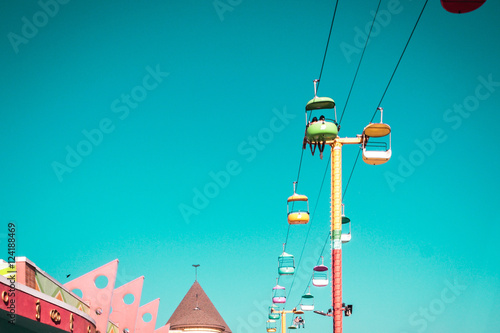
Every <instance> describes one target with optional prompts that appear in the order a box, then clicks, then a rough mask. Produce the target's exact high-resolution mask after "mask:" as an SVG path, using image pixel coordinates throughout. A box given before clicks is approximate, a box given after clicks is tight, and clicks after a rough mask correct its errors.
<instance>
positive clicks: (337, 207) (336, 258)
mask: <svg viewBox="0 0 500 333" xmlns="http://www.w3.org/2000/svg"><path fill="white" fill-rule="evenodd" d="M314 88H315V89H314V93H315V98H317V97H316V81H315V85H314ZM312 102H314V99H313V100H311V101H310V102H309V103H308V104H307V106H306V112H307V110H308V108H311V107H310V104H311V103H312ZM322 108H323V107H321V106H320V107H318V109H322ZM377 111H380V123H370V124H368V125H367V126H366V127H365V128H364V129H363V133H362V134H361V135H360V134H358V135H356V137H354V138H347V137H346V138H341V137H339V136H335V137H334V138H333V139H326V140H325V144H327V145H329V146H331V148H332V149H331V201H330V202H331V214H330V216H331V223H330V228H331V229H330V231H331V252H332V254H331V258H332V266H331V270H332V309H333V332H334V333H342V312H343V311H344V308H343V307H342V216H343V210H342V147H343V146H344V145H360V146H361V148H362V149H363V153H364V154H363V161H364V162H365V163H367V164H372V165H378V164H383V163H385V162H387V161H388V160H389V159H390V157H391V147H390V136H389V147H388V149H386V150H385V149H384V150H383V151H375V152H372V153H371V154H365V153H366V145H367V143H368V140H369V138H372V137H375V138H380V137H384V136H387V135H390V133H391V128H390V126H389V125H387V124H384V123H383V122H382V113H383V109H382V108H381V107H379V108H377ZM366 155H368V156H366ZM282 332H283V331H282Z"/></svg>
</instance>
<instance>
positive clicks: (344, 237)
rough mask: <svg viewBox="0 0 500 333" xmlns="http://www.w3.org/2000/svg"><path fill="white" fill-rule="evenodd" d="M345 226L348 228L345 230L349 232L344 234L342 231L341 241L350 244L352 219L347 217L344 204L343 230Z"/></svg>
mask: <svg viewBox="0 0 500 333" xmlns="http://www.w3.org/2000/svg"><path fill="white" fill-rule="evenodd" d="M344 226H346V228H345V229H346V230H348V232H344V230H342V234H341V235H340V239H341V240H342V243H348V242H350V241H351V219H350V218H348V217H347V216H345V212H344V204H342V229H344Z"/></svg>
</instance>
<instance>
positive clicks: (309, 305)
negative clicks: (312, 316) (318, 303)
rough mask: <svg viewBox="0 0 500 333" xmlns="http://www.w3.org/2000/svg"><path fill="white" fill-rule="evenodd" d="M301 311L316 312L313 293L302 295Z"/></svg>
mask: <svg viewBox="0 0 500 333" xmlns="http://www.w3.org/2000/svg"><path fill="white" fill-rule="evenodd" d="M309 288H310V287H309ZM300 309H301V310H302V311H312V310H314V296H313V295H311V292H308V293H307V294H304V295H302V298H301V300H300Z"/></svg>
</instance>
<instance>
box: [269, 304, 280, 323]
mask: <svg viewBox="0 0 500 333" xmlns="http://www.w3.org/2000/svg"><path fill="white" fill-rule="evenodd" d="M275 311H278V306H277V305H275V304H273V305H271V306H270V307H269V319H274V320H278V319H280V313H279V312H275Z"/></svg>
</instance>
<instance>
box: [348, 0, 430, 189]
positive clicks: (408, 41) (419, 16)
mask: <svg viewBox="0 0 500 333" xmlns="http://www.w3.org/2000/svg"><path fill="white" fill-rule="evenodd" d="M428 1H429V0H425V3H424V6H423V7H422V10H421V11H420V14H419V15H418V18H417V21H416V22H415V25H414V26H413V29H412V31H411V34H410V36H409V37H408V40H407V41H406V44H405V47H404V48H403V51H402V52H401V56H400V57H399V60H398V62H397V64H396V66H395V67H394V70H393V71H392V75H391V78H390V79H389V82H388V83H387V86H386V87H385V90H384V93H383V94H382V97H381V98H380V101H379V103H378V106H377V109H376V110H375V112H374V113H373V116H372V118H371V119H370V123H371V122H372V121H373V119H374V118H375V116H376V114H377V111H378V108H379V107H380V105H381V104H382V101H383V100H384V97H385V94H386V93H387V90H388V89H389V86H390V84H391V82H392V79H393V78H394V75H395V74H396V71H397V69H398V67H399V64H400V63H401V59H403V56H404V54H405V52H406V49H407V48H408V44H410V41H411V38H412V36H413V33H414V32H415V29H416V28H417V25H418V23H419V22H420V18H421V17H422V14H423V12H424V9H425V7H426V6H427V2H428ZM375 16H376V15H375ZM359 153H360V152H358V154H357V155H356V160H355V161H354V165H353V167H352V170H351V175H350V176H349V181H348V182H347V185H346V187H345V189H344V195H345V192H346V191H347V187H348V186H349V182H350V180H351V177H352V174H353V173H354V168H355V167H356V163H357V162H358V159H359ZM344 195H343V196H342V198H343V197H344Z"/></svg>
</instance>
